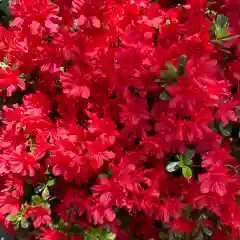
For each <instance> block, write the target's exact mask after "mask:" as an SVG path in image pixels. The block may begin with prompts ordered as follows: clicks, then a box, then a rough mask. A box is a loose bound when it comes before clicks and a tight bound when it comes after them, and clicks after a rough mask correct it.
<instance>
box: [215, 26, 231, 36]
mask: <svg viewBox="0 0 240 240" xmlns="http://www.w3.org/2000/svg"><path fill="white" fill-rule="evenodd" d="M215 35H216V37H217V39H222V38H226V37H227V36H228V28H222V27H216V28H215Z"/></svg>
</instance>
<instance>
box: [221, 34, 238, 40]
mask: <svg viewBox="0 0 240 240" xmlns="http://www.w3.org/2000/svg"><path fill="white" fill-rule="evenodd" d="M239 37H240V34H236V35H233V36H228V37H226V38H223V39H221V40H222V41H230V40H233V39H236V38H239Z"/></svg>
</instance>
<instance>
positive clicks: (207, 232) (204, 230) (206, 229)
mask: <svg viewBox="0 0 240 240" xmlns="http://www.w3.org/2000/svg"><path fill="white" fill-rule="evenodd" d="M203 232H204V233H205V234H206V235H207V236H209V237H210V236H212V231H211V230H210V229H209V228H206V227H205V228H203Z"/></svg>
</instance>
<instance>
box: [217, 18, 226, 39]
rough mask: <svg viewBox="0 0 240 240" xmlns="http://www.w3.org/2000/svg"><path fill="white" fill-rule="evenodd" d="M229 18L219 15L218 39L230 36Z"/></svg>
mask: <svg viewBox="0 0 240 240" xmlns="http://www.w3.org/2000/svg"><path fill="white" fill-rule="evenodd" d="M228 25H229V24H228V17H226V16H225V15H223V14H218V15H217V17H216V24H215V36H216V37H217V39H221V38H226V37H227V36H228Z"/></svg>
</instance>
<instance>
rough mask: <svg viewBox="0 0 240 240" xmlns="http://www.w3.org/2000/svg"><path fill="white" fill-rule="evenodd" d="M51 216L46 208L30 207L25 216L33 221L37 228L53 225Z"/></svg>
mask: <svg viewBox="0 0 240 240" xmlns="http://www.w3.org/2000/svg"><path fill="white" fill-rule="evenodd" d="M50 214H51V211H50V209H48V208H45V207H44V206H30V207H28V210H27V212H26V215H25V216H26V217H27V218H31V219H32V220H33V225H34V227H35V228H39V227H40V226H41V225H49V224H50V223H51V216H50Z"/></svg>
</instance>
